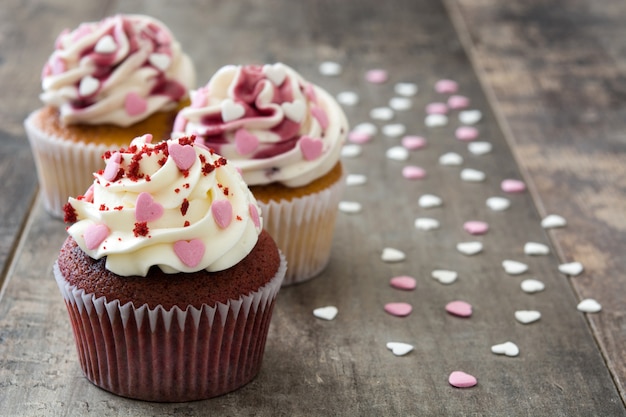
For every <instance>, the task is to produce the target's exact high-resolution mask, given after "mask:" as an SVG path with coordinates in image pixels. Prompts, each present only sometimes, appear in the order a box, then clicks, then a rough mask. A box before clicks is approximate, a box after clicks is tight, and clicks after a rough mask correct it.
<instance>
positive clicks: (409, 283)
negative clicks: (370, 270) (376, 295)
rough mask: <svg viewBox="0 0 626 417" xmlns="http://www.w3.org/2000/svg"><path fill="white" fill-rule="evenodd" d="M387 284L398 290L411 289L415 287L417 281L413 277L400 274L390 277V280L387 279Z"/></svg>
mask: <svg viewBox="0 0 626 417" xmlns="http://www.w3.org/2000/svg"><path fill="white" fill-rule="evenodd" d="M389 285H391V286H392V287H393V288H397V289H399V290H405V291H411V290H414V289H415V287H417V281H416V280H415V278H413V277H409V276H407V275H401V276H399V277H393V278H391V280H389Z"/></svg>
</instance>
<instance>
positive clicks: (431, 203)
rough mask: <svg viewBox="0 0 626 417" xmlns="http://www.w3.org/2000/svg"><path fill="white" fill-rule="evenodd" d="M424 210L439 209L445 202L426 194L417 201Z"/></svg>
mask: <svg viewBox="0 0 626 417" xmlns="http://www.w3.org/2000/svg"><path fill="white" fill-rule="evenodd" d="M417 204H419V206H420V207H422V208H432V207H439V206H441V205H442V204H443V200H441V198H440V197H438V196H436V195H434V194H424V195H422V196H421V197H420V198H419V200H418V201H417Z"/></svg>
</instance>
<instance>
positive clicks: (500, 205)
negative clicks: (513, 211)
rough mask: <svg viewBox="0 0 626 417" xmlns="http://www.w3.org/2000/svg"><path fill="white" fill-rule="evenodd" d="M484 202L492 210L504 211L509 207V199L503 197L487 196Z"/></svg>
mask: <svg viewBox="0 0 626 417" xmlns="http://www.w3.org/2000/svg"><path fill="white" fill-rule="evenodd" d="M485 204H487V207H489V208H490V209H491V210H493V211H504V210H506V209H508V208H509V207H511V200H509V199H508V198H505V197H489V198H488V199H487V200H486V201H485Z"/></svg>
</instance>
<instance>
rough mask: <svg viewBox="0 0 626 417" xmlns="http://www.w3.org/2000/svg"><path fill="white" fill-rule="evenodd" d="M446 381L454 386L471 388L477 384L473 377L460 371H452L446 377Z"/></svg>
mask: <svg viewBox="0 0 626 417" xmlns="http://www.w3.org/2000/svg"><path fill="white" fill-rule="evenodd" d="M448 383H449V384H450V385H452V386H453V387H456V388H471V387H473V386H475V385H476V384H478V381H477V380H476V378H475V377H473V376H472V375H470V374H466V373H465V372H462V371H454V372H452V373H451V374H450V376H449V377H448Z"/></svg>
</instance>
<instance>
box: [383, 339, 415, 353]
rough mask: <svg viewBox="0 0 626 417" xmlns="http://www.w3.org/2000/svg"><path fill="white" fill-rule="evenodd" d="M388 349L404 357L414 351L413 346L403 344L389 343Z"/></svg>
mask: <svg viewBox="0 0 626 417" xmlns="http://www.w3.org/2000/svg"><path fill="white" fill-rule="evenodd" d="M387 349H389V350H390V351H391V352H392V353H393V354H394V355H396V356H404V355H406V354H407V353H409V352H410V351H412V350H413V345H409V344H408V343H401V342H389V343H387Z"/></svg>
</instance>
